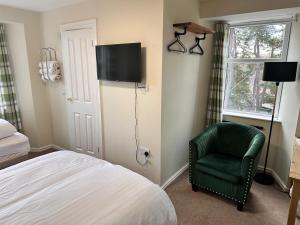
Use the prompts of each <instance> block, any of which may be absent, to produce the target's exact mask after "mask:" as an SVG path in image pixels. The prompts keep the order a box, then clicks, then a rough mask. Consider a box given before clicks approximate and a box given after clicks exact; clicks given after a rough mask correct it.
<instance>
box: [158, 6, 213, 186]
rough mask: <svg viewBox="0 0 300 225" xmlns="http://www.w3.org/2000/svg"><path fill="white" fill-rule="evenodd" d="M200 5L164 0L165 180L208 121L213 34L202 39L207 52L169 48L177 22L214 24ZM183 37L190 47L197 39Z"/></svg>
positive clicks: (163, 93) (163, 91)
mask: <svg viewBox="0 0 300 225" xmlns="http://www.w3.org/2000/svg"><path fill="white" fill-rule="evenodd" d="M198 8H199V3H198V0H190V1H189V3H188V4H187V3H186V2H185V1H181V0H165V4H164V49H163V50H164V51H163V75H162V76H163V85H162V183H163V182H165V181H166V180H167V179H168V178H169V177H170V176H172V175H173V174H174V173H175V172H177V171H178V170H179V169H180V168H181V167H183V166H184V165H185V164H186V163H187V162H188V149H189V144H188V143H189V140H191V139H192V138H193V137H194V136H196V135H197V134H199V133H200V132H201V131H202V129H203V128H204V125H205V117H206V105H207V95H208V86H209V77H210V73H211V70H210V68H211V66H210V65H211V56H212V39H213V38H212V35H208V37H207V39H206V40H204V41H201V45H202V47H203V49H204V52H205V53H204V55H203V56H199V55H190V54H188V53H187V54H181V53H179V54H178V53H174V52H168V51H167V49H166V46H167V45H168V44H169V43H170V42H171V41H173V40H174V30H173V24H174V23H180V22H181V23H182V22H190V21H191V22H196V23H199V24H202V25H206V26H209V27H211V26H212V23H204V22H203V21H201V20H200V19H199V11H198ZM181 39H182V41H183V43H184V44H185V45H186V47H187V48H189V47H191V46H192V45H194V43H195V34H192V33H188V34H187V35H186V36H184V37H182V38H181Z"/></svg>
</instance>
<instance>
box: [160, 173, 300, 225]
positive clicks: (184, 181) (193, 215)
mask: <svg viewBox="0 0 300 225" xmlns="http://www.w3.org/2000/svg"><path fill="white" fill-rule="evenodd" d="M166 192H167V193H168V195H169V196H170V198H171V200H172V202H173V204H174V206H175V209H176V213H177V218H178V225H286V221H287V214H288V208H289V197H288V195H287V194H286V193H282V192H280V191H279V190H278V187H276V186H263V185H260V184H257V183H255V182H253V185H252V188H251V193H250V195H249V200H248V202H247V204H246V206H245V208H244V211H243V212H239V211H237V209H236V205H235V204H234V203H233V202H231V201H228V200H226V199H223V198H220V197H219V196H217V195H214V194H211V193H208V192H204V191H198V192H196V193H195V192H193V191H192V188H191V185H190V183H189V182H188V173H187V172H186V173H184V174H183V175H181V176H180V177H179V178H178V179H177V180H176V181H175V182H174V183H172V184H171V185H170V186H169V187H168V188H167V190H166ZM296 224H297V225H300V222H299V220H298V219H297V221H296Z"/></svg>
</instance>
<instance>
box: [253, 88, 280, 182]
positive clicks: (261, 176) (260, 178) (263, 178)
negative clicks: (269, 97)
mask: <svg viewBox="0 0 300 225" xmlns="http://www.w3.org/2000/svg"><path fill="white" fill-rule="evenodd" d="M278 86H279V82H276V91H275V100H274V104H273V110H272V119H271V125H270V132H269V139H268V146H267V153H266V158H265V165H264V171H263V173H261V172H260V173H256V175H255V177H254V180H255V181H256V182H257V183H260V184H264V185H271V184H273V183H274V178H273V177H272V176H271V175H269V174H267V171H266V169H267V164H268V158H269V150H270V144H271V137H272V130H273V122H274V116H275V108H276V101H277V92H278Z"/></svg>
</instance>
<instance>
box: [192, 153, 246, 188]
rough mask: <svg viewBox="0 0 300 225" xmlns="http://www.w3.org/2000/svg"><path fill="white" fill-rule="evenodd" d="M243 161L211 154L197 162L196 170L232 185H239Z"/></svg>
mask: <svg viewBox="0 0 300 225" xmlns="http://www.w3.org/2000/svg"><path fill="white" fill-rule="evenodd" d="M241 164H242V161H241V160H240V159H238V158H235V157H232V156H227V155H223V154H216V153H213V154H209V155H206V156H204V157H203V158H200V159H199V160H197V162H196V166H195V168H196V169H197V170H199V171H201V172H204V173H207V174H209V175H211V176H216V177H218V178H220V179H224V180H227V181H229V182H232V183H239V181H240V178H241Z"/></svg>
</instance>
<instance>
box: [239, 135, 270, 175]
mask: <svg viewBox="0 0 300 225" xmlns="http://www.w3.org/2000/svg"><path fill="white" fill-rule="evenodd" d="M264 143H265V136H264V134H263V133H258V134H257V135H256V136H255V137H254V138H253V140H252V141H251V143H250V147H249V149H248V151H247V152H246V153H245V155H244V157H243V160H242V167H241V175H242V177H244V178H246V177H247V176H248V175H249V170H250V167H252V170H255V169H256V166H257V164H258V161H259V156H260V154H261V150H262V147H263V145H264Z"/></svg>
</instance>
